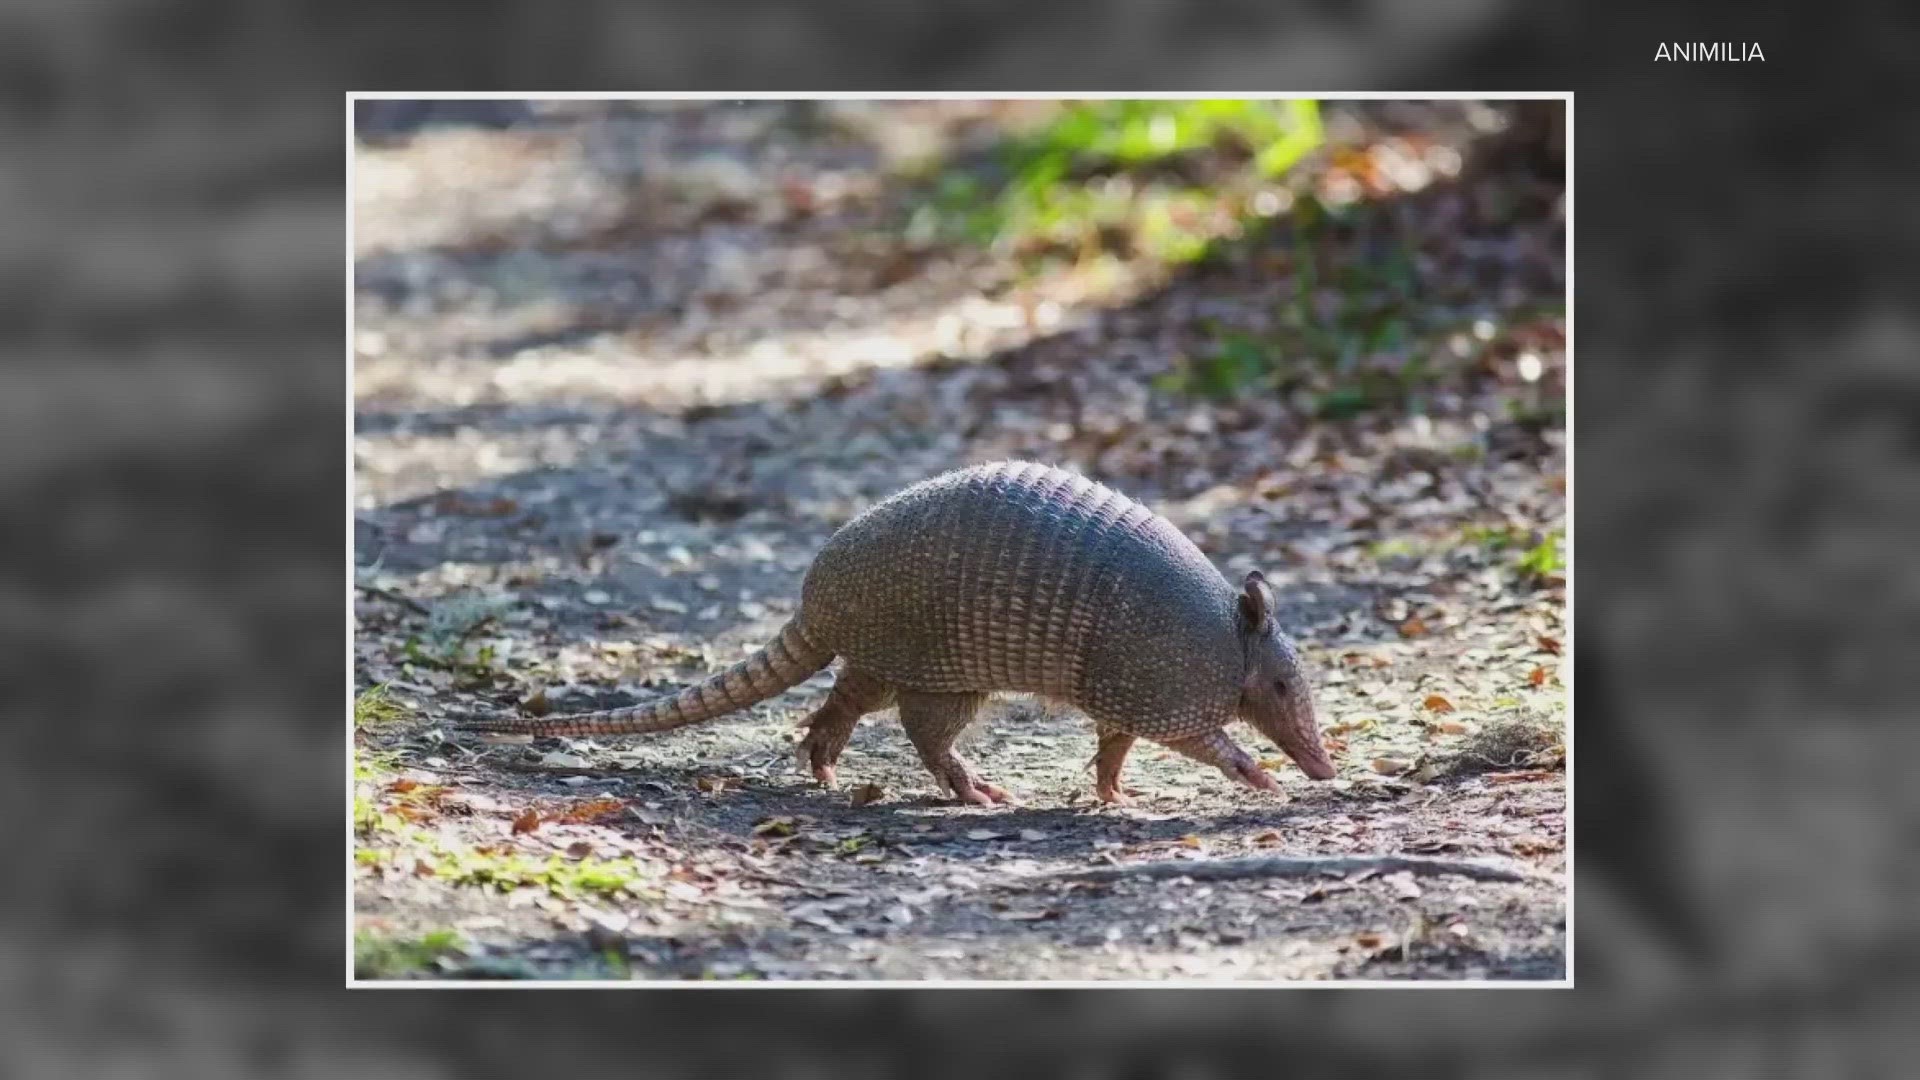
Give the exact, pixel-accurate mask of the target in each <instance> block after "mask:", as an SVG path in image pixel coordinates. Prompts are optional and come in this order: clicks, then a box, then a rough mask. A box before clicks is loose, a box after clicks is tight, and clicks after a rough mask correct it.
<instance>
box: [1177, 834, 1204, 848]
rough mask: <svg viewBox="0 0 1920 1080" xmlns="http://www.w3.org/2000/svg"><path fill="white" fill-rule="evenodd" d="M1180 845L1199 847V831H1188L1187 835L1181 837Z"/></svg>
mask: <svg viewBox="0 0 1920 1080" xmlns="http://www.w3.org/2000/svg"><path fill="white" fill-rule="evenodd" d="M1180 846H1181V847H1190V848H1197V847H1199V846H1200V836H1199V834H1198V833H1188V834H1187V835H1185V836H1183V837H1181V838H1180Z"/></svg>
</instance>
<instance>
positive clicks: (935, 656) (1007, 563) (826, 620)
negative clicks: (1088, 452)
mask: <svg viewBox="0 0 1920 1080" xmlns="http://www.w3.org/2000/svg"><path fill="white" fill-rule="evenodd" d="M1235 596H1236V593H1235V591H1234V589H1233V587H1232V586H1231V585H1229V584H1228V583H1227V580H1226V578H1224V577H1222V576H1221V574H1220V572H1219V571H1218V570H1217V569H1215V568H1214V566H1213V564H1212V563H1211V562H1209V561H1208V560H1207V558H1206V556H1205V555H1203V554H1202V553H1201V552H1200V550H1199V549H1198V548H1197V547H1195V546H1194V545H1193V543H1192V541H1190V540H1188V539H1187V538H1186V537H1185V536H1184V535H1182V534H1181V533H1180V531H1179V530H1178V529H1176V528H1174V526H1173V525H1172V524H1171V523H1170V522H1168V521H1167V520H1166V519H1164V518H1162V517H1160V516H1158V515H1157V514H1154V513H1153V512H1152V511H1150V510H1148V509H1147V508H1146V507H1144V506H1142V505H1140V504H1139V503H1137V502H1134V501H1133V500H1131V499H1129V498H1127V497H1125V496H1124V495H1121V494H1119V493H1117V492H1115V491H1112V490H1109V489H1108V488H1106V487H1103V486H1101V485H1099V484H1096V483H1093V482H1092V481H1089V480H1087V479H1085V478H1084V477H1081V476H1078V475H1076V474H1074V473H1070V472H1066V471H1064V470H1061V469H1055V468H1051V467H1048V466H1045V465H1036V464H1031V463H1025V462H1008V463H996V464H993V465H985V466H980V467H976V468H972V469H965V470H961V471H959V472H952V473H948V474H946V475H944V476H939V477H935V478H934V479H932V480H928V481H926V482H924V483H920V484H916V485H914V486H913V487H910V488H908V489H906V490H905V491H902V492H900V493H899V494H897V495H895V496H893V497H892V498H889V499H887V500H885V501H884V502H881V503H879V504H877V505H875V506H874V507H872V508H871V509H869V510H868V511H867V512H866V513H864V514H861V515H860V516H859V517H857V518H855V519H854V520H853V521H851V522H848V523H847V525H846V526H845V527H844V528H842V529H841V530H840V531H839V532H838V533H836V534H835V535H834V537H833V538H832V539H831V540H830V541H828V543H827V545H826V547H825V548H823V549H822V550H821V552H820V554H819V556H818V557H817V558H816V559H815V560H814V563H813V566H812V568H811V569H810V570H809V571H808V573H807V578H806V582H805V584H804V586H803V587H802V593H801V622H802V624H803V625H804V628H805V632H806V635H807V637H808V639H809V640H811V641H813V642H814V643H815V644H817V645H818V646H820V647H821V648H823V649H826V650H830V651H832V652H833V653H836V654H838V655H840V656H842V657H845V658H846V659H847V661H848V663H849V664H851V665H852V666H854V667H857V668H859V669H860V670H863V671H866V672H868V673H871V674H873V675H877V676H879V677H880V678H882V679H885V680H886V681H888V682H890V683H892V684H894V685H896V686H899V687H902V688H906V689H912V690H922V691H931V692H938V693H961V692H979V691H1028V692H1033V693H1039V694H1045V695H1047V696H1049V697H1052V698H1057V699H1060V700H1064V701H1068V702H1071V703H1073V704H1075V705H1078V706H1079V707H1080V708H1082V709H1084V710H1086V711H1087V712H1088V713H1089V714H1090V715H1091V716H1093V717H1094V719H1095V720H1097V721H1099V722H1101V723H1102V724H1107V725H1110V726H1114V727H1118V728H1121V729H1123V730H1127V731H1131V732H1133V733H1135V734H1138V735H1145V736H1149V737H1157V738H1178V737H1182V736H1185V735H1190V734H1195V733H1198V732H1203V731H1207V730H1210V729H1213V728H1217V727H1219V726H1221V725H1222V724H1224V723H1226V722H1227V721H1228V720H1230V719H1231V718H1232V716H1233V709H1234V703H1235V702H1236V701H1237V699H1238V696H1239V692H1240V686H1239V681H1240V677H1241V672H1242V671H1243V670H1244V660H1243V657H1242V654H1241V644H1240V639H1239V637H1238V635H1237V633H1236V631H1235V624H1234V603H1235Z"/></svg>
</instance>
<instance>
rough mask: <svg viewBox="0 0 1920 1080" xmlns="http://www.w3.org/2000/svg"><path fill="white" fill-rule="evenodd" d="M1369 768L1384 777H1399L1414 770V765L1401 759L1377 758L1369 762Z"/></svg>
mask: <svg viewBox="0 0 1920 1080" xmlns="http://www.w3.org/2000/svg"><path fill="white" fill-rule="evenodd" d="M1367 767H1368V768H1371V769H1372V770H1373V771H1374V772H1377V773H1379V774H1380V775H1382V776H1398V775H1400V774H1401V773H1403V772H1406V771H1407V770H1408V769H1411V768H1413V763H1412V762H1410V761H1403V760H1401V759H1399V758H1391V757H1377V758H1374V759H1373V760H1372V761H1369V762H1367Z"/></svg>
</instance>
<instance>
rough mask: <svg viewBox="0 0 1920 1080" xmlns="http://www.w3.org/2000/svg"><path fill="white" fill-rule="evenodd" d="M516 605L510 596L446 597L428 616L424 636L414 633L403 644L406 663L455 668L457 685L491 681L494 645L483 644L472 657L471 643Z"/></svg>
mask: <svg viewBox="0 0 1920 1080" xmlns="http://www.w3.org/2000/svg"><path fill="white" fill-rule="evenodd" d="M512 606H513V600H512V598H510V597H482V596H457V597H449V598H447V599H445V600H442V601H441V602H439V603H438V604H436V605H435V606H434V608H433V611H432V613H431V614H430V615H429V616H428V617H427V626H426V629H425V630H424V631H423V632H422V634H421V636H419V637H410V638H408V639H407V640H406V642H405V643H404V644H403V645H402V646H401V651H402V654H403V656H404V657H405V660H406V663H408V664H410V665H413V666H416V667H428V668H434V669H437V670H440V671H447V672H451V673H452V674H453V675H454V676H455V679H454V686H455V688H456V689H466V688H469V687H473V686H477V685H481V684H484V683H486V682H488V681H490V680H491V679H492V678H493V676H494V674H495V671H494V664H495V661H496V660H497V659H498V658H497V657H496V656H495V655H494V649H493V646H491V645H482V646H480V647H479V648H478V649H476V650H474V653H473V655H472V657H471V658H469V657H468V655H467V644H468V641H469V639H471V638H472V637H473V635H474V634H476V633H478V632H479V631H480V630H481V629H482V628H483V627H485V626H487V625H488V624H490V623H492V622H493V621H494V620H495V619H497V618H499V617H500V615H501V614H502V613H503V612H505V611H506V610H507V609H508V608H510V607H512Z"/></svg>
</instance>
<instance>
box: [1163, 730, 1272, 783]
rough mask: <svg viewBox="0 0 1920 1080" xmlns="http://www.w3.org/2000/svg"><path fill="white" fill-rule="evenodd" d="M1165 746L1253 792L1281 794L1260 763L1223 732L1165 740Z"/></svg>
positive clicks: (1216, 731) (1214, 731)
mask: <svg viewBox="0 0 1920 1080" xmlns="http://www.w3.org/2000/svg"><path fill="white" fill-rule="evenodd" d="M1161 744H1162V745H1163V746H1165V747H1166V748H1167V749H1169V750H1173V751H1176V752H1178V753H1182V754H1185V755H1186V756H1188V757H1190V758H1192V759H1194V760H1195V761H1202V762H1205V763H1207V764H1208V765H1212V766H1213V767H1215V768H1217V769H1219V770H1220V771H1221V772H1223V773H1226V774H1227V775H1228V776H1229V777H1232V778H1233V779H1235V780H1238V781H1240V782H1241V783H1243V784H1245V785H1247V786H1248V787H1250V788H1257V789H1259V790H1261V791H1278V790H1280V785H1279V784H1277V783H1275V782H1274V779H1273V777H1271V776H1269V775H1267V770H1265V769H1263V768H1261V767H1260V763H1259V762H1257V761H1255V760H1253V758H1252V757H1250V756H1248V754H1247V752H1246V751H1245V750H1242V749H1240V747H1238V746H1236V745H1234V741H1233V740H1232V739H1231V738H1229V737H1228V736H1227V733H1226V732H1225V731H1223V730H1221V729H1219V728H1215V729H1214V730H1212V731H1209V732H1207V733H1206V734H1204V735H1193V736H1189V737H1188V738H1184V739H1163V740H1161Z"/></svg>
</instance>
